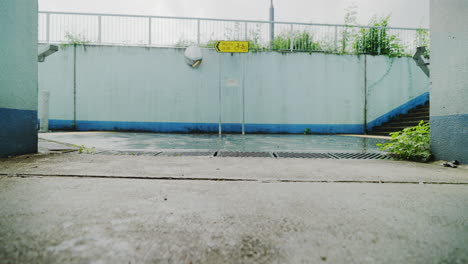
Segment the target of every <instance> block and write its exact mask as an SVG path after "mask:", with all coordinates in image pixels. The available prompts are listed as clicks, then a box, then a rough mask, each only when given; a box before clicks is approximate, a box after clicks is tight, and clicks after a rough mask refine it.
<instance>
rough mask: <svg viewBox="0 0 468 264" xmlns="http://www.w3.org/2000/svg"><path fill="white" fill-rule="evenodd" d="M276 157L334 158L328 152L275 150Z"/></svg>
mask: <svg viewBox="0 0 468 264" xmlns="http://www.w3.org/2000/svg"><path fill="white" fill-rule="evenodd" d="M275 154H276V156H277V157H278V158H300V159H335V157H333V156H331V155H330V154H328V153H299V152H275Z"/></svg>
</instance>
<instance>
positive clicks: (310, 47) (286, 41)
mask: <svg viewBox="0 0 468 264" xmlns="http://www.w3.org/2000/svg"><path fill="white" fill-rule="evenodd" d="M291 41H292V43H291ZM272 44H273V46H272V49H273V50H290V49H291V46H292V48H293V50H296V51H297V50H299V51H321V50H322V49H321V47H320V44H319V43H317V42H314V41H313V36H312V34H310V33H308V32H306V31H304V32H301V33H295V34H294V36H292V37H290V36H287V35H286V36H285V35H279V36H277V37H275V39H274V40H273V43H272ZM291 44H292V45H291Z"/></svg>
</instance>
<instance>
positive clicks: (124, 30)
mask: <svg viewBox="0 0 468 264" xmlns="http://www.w3.org/2000/svg"><path fill="white" fill-rule="evenodd" d="M271 24H273V26H274V32H275V36H274V40H273V41H270V25H271ZM427 34H428V30H427V29H416V28H394V27H371V26H349V25H336V24H313V23H293V22H277V21H275V22H271V21H256V20H232V19H211V18H192V17H167V16H138V15H120V14H95V13H66V12H39V36H38V37H39V42H40V43H81V44H97V45H127V46H137V45H142V46H152V47H186V46H189V45H199V46H201V47H207V48H209V47H213V44H214V42H215V41H217V40H246V41H249V42H250V49H252V50H277V51H319V52H333V53H369V54H374V55H377V54H389V55H392V54H393V55H411V54H413V53H414V52H415V51H416V48H417V47H418V46H424V45H427V44H428V43H427V40H428V37H427Z"/></svg>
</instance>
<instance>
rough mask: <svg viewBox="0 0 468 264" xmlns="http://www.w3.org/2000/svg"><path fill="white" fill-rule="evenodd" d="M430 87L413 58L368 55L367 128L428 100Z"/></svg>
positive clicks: (369, 128) (427, 79)
mask: <svg viewBox="0 0 468 264" xmlns="http://www.w3.org/2000/svg"><path fill="white" fill-rule="evenodd" d="M429 87H430V81H429V78H427V77H426V75H424V73H423V71H422V70H421V69H419V68H418V67H417V66H416V63H415V62H414V60H413V59H412V58H409V57H403V58H390V57H387V56H367V111H366V112H367V122H368V124H367V129H368V130H371V129H372V128H373V127H375V126H379V125H381V124H383V123H385V122H387V121H389V120H390V119H391V118H393V117H395V116H397V115H399V114H405V113H407V112H408V110H410V109H412V108H414V107H416V106H418V105H423V104H425V103H426V102H427V101H429Z"/></svg>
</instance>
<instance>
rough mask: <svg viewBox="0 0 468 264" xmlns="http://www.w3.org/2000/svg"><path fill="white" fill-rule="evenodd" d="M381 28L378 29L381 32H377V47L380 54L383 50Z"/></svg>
mask: <svg viewBox="0 0 468 264" xmlns="http://www.w3.org/2000/svg"><path fill="white" fill-rule="evenodd" d="M381 30H382V29H381V28H379V29H378V32H379V33H378V34H377V45H378V47H377V54H379V55H380V52H381V41H380V35H381V34H382V32H381Z"/></svg>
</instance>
